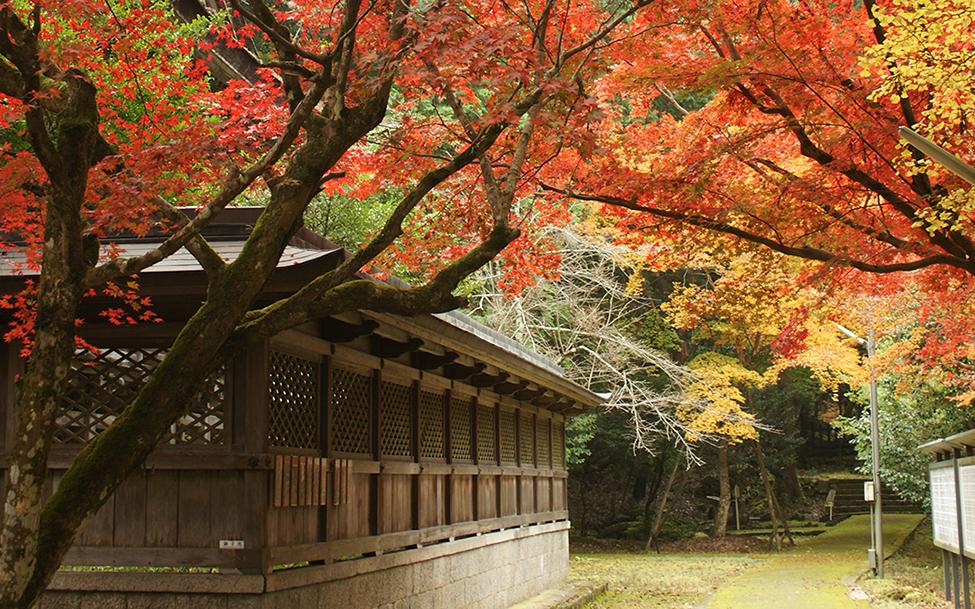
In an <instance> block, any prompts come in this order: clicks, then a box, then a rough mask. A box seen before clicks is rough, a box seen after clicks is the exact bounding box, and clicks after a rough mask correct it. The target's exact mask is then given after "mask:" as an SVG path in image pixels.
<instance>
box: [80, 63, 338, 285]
mask: <svg viewBox="0 0 975 609" xmlns="http://www.w3.org/2000/svg"><path fill="white" fill-rule="evenodd" d="M330 83H331V76H330V75H329V74H328V72H327V71H326V70H325V68H322V69H321V70H319V72H318V74H317V75H316V77H315V79H314V80H313V81H312V87H311V89H309V91H308V94H307V95H306V96H305V98H304V99H302V100H301V103H299V104H298V107H297V108H295V111H294V112H292V113H291V117H290V118H289V119H288V123H287V124H286V125H285V128H284V131H283V132H282V133H281V135H280V136H279V137H278V139H277V140H276V141H275V143H274V144H273V145H272V146H271V148H270V149H269V150H268V151H267V152H266V153H265V154H264V156H263V157H261V159H260V160H259V161H257V162H256V163H254V164H253V165H251V166H250V167H248V168H247V169H246V170H245V171H244V172H243V173H241V172H238V171H236V170H233V171H231V173H230V175H228V176H227V178H226V179H225V180H224V183H223V186H221V188H220V191H219V192H218V193H217V194H216V195H215V196H214V197H213V199H211V200H210V202H209V203H208V204H207V205H206V206H205V207H204V208H203V209H201V210H200V212H199V213H198V214H196V216H195V217H194V218H193V219H192V220H190V221H189V222H187V223H186V224H184V225H183V226H182V227H180V228H179V229H178V230H177V231H176V232H174V233H173V234H172V235H170V237H169V238H168V239H166V240H165V241H164V242H163V243H162V244H160V245H159V247H157V248H155V249H153V250H151V251H149V252H146V253H145V254H143V255H142V256H138V257H135V258H128V259H125V260H111V261H108V262H106V263H104V264H101V265H99V266H97V267H95V268H93V269H91V270H90V271H88V274H87V276H86V277H85V286H86V287H94V286H97V285H101V284H103V283H105V282H106V281H110V280H112V279H114V278H116V277H120V276H124V275H132V274H134V273H138V272H140V271H142V270H144V269H146V268H148V267H150V266H152V265H153V264H156V263H158V262H160V261H161V260H163V259H165V258H166V257H167V256H171V255H172V254H173V253H175V252H176V251H177V250H179V249H180V248H181V247H183V246H185V245H186V244H187V243H189V241H190V240H191V239H193V237H194V236H196V235H198V234H199V232H200V231H201V230H202V229H203V228H204V227H205V226H206V225H208V224H209V223H210V221H211V220H213V218H214V217H216V215H217V214H218V213H220V211H221V210H223V208H224V207H226V206H227V205H229V204H230V203H231V202H233V200H234V199H236V198H237V197H238V196H239V195H240V194H241V193H242V192H244V191H245V190H247V188H248V187H249V186H250V185H251V184H252V183H253V182H254V180H256V179H257V178H258V176H261V175H263V174H264V172H266V171H267V170H268V169H269V168H270V167H272V166H273V165H274V164H275V163H277V162H278V161H279V160H280V159H281V157H282V156H283V155H284V153H285V152H286V151H287V150H288V149H289V148H290V147H291V144H293V143H294V141H295V139H296V138H297V137H298V133H299V132H300V131H301V128H302V126H303V125H304V123H305V121H306V120H307V119H308V117H309V116H310V115H311V113H312V112H313V111H314V109H315V106H316V105H317V104H318V102H319V101H320V100H321V98H322V95H324V93H325V90H326V89H327V88H328V86H329V84H330Z"/></svg>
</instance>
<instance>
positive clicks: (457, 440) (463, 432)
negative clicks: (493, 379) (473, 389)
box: [450, 396, 472, 461]
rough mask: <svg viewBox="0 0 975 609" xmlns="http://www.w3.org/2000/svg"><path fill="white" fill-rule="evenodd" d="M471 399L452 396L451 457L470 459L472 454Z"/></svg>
mask: <svg viewBox="0 0 975 609" xmlns="http://www.w3.org/2000/svg"><path fill="white" fill-rule="evenodd" d="M471 427H472V425H471V399H470V398H468V397H463V396H458V397H451V398H450V458H451V459H453V460H454V461H470V460H471V458H472V455H471Z"/></svg>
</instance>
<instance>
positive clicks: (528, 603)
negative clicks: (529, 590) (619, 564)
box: [509, 580, 607, 609]
mask: <svg viewBox="0 0 975 609" xmlns="http://www.w3.org/2000/svg"><path fill="white" fill-rule="evenodd" d="M606 588H607V585H606V584H605V583H601V584H596V583H593V582H591V581H588V580H576V581H569V582H565V585H564V586H562V587H561V588H550V589H548V590H545V591H544V592H542V593H541V594H538V595H536V596H533V597H531V598H529V599H527V600H523V601H521V602H520V603H518V604H516V605H512V606H511V607H509V609H579V608H580V607H582V606H583V605H585V604H586V603H588V602H589V601H591V600H592V599H594V598H596V597H597V596H599V595H600V594H602V593H603V592H606Z"/></svg>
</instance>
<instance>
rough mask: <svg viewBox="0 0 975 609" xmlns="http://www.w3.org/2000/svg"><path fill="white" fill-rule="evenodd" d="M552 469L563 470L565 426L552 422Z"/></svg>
mask: <svg viewBox="0 0 975 609" xmlns="http://www.w3.org/2000/svg"><path fill="white" fill-rule="evenodd" d="M552 467H554V468H556V469H565V425H564V424H563V423H556V422H554V421H553V422H552Z"/></svg>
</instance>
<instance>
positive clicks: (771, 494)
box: [755, 439, 782, 550]
mask: <svg viewBox="0 0 975 609" xmlns="http://www.w3.org/2000/svg"><path fill="white" fill-rule="evenodd" d="M755 461H756V462H757V463H758V472H759V476H760V477H761V478H762V485H763V486H764V487H765V503H766V504H767V505H768V513H769V522H770V524H771V528H772V534H771V536H770V537H769V548H770V549H773V550H781V549H782V538H781V536H780V535H779V525H778V523H779V519H778V515H777V513H776V512H777V510H776V501H775V491H774V488H773V485H772V476H771V474H769V472H768V469H767V468H766V467H765V453H764V452H763V451H762V443H761V441H760V440H758V439H756V440H755Z"/></svg>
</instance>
